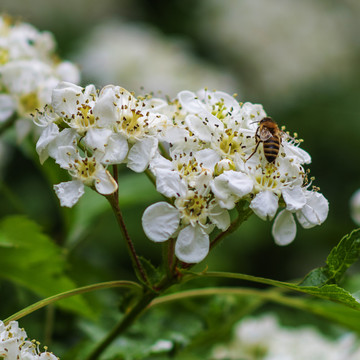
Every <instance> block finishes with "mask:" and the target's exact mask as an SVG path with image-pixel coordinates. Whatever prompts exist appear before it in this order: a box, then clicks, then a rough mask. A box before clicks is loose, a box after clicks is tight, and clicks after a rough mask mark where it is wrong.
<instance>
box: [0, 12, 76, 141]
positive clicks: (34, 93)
mask: <svg viewBox="0 0 360 360" xmlns="http://www.w3.org/2000/svg"><path fill="white" fill-rule="evenodd" d="M0 23H1V30H0V122H3V121H7V120H8V119H9V118H10V117H11V116H12V115H14V116H16V117H17V120H16V122H15V128H16V135H17V140H18V142H21V141H22V140H23V139H24V138H25V136H26V135H27V134H28V133H29V132H30V131H31V130H34V129H33V128H32V124H31V120H32V118H31V115H32V114H33V113H35V111H36V109H40V108H43V107H44V106H45V105H46V104H48V103H49V102H50V101H51V92H52V89H53V88H54V87H55V86H56V85H57V84H58V83H59V82H60V81H61V80H65V79H66V80H70V81H72V82H78V81H79V70H78V69H77V68H76V66H75V65H73V64H71V63H70V62H60V61H59V60H58V59H57V58H56V56H55V54H54V49H55V41H54V39H53V37H52V35H51V34H50V33H48V32H39V31H38V30H36V29H35V28H34V27H33V26H31V25H29V24H25V23H16V24H13V23H12V22H11V20H9V19H5V18H4V17H1V16H0ZM37 135H38V134H37V133H36V132H35V136H37Z"/></svg>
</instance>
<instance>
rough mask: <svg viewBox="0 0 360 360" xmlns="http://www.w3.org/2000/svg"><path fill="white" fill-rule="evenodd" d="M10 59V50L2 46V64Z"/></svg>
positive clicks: (0, 57) (0, 60)
mask: <svg viewBox="0 0 360 360" xmlns="http://www.w3.org/2000/svg"><path fill="white" fill-rule="evenodd" d="M8 61H9V51H8V50H7V49H2V48H0V65H4V64H6V63H7V62H8Z"/></svg>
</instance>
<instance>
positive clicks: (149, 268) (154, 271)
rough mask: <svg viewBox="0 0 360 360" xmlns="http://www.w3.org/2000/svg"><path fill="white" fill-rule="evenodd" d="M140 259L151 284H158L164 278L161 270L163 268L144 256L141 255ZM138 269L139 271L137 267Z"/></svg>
mask: <svg viewBox="0 0 360 360" xmlns="http://www.w3.org/2000/svg"><path fill="white" fill-rule="evenodd" d="M139 261H140V263H141V265H142V267H143V269H144V271H145V273H146V276H147V278H148V280H149V281H150V284H156V283H157V282H159V281H160V280H161V279H162V277H163V272H162V271H161V269H159V268H157V267H155V266H154V265H153V264H152V263H151V261H150V260H148V259H145V258H144V257H142V256H139ZM136 271H137V272H138V270H137V269H136ZM138 275H139V276H138V277H139V278H141V276H140V274H138Z"/></svg>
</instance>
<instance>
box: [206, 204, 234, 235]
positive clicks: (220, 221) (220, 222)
mask: <svg viewBox="0 0 360 360" xmlns="http://www.w3.org/2000/svg"><path fill="white" fill-rule="evenodd" d="M209 219H210V220H211V222H212V223H214V224H215V225H216V226H217V227H218V228H219V229H221V230H222V231H225V230H226V229H227V228H228V227H229V226H230V214H229V212H228V211H227V210H226V209H222V208H221V207H220V206H219V205H217V206H215V207H214V208H212V209H211V212H210V214H209Z"/></svg>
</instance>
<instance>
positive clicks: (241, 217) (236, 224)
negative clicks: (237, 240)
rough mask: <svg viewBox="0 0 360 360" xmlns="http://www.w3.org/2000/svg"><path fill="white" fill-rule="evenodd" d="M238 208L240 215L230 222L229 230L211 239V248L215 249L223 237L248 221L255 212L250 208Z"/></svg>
mask: <svg viewBox="0 0 360 360" xmlns="http://www.w3.org/2000/svg"><path fill="white" fill-rule="evenodd" d="M237 210H238V214H239V215H238V217H237V218H236V219H235V220H234V221H233V222H232V223H231V224H230V226H229V227H228V229H227V230H225V231H223V232H222V233H220V234H219V235H218V236H216V238H215V239H214V240H213V241H211V243H210V250H211V249H213V248H214V247H215V246H216V245H217V244H218V243H219V242H220V241H221V240H222V239H223V238H225V237H226V236H228V235H230V234H232V233H233V232H234V231H235V230H237V228H238V227H239V226H240V225H241V224H242V223H243V222H244V221H246V220H247V219H248V218H249V217H250V215H251V214H253V211H252V210H251V209H250V208H247V209H243V208H241V209H240V208H237Z"/></svg>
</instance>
